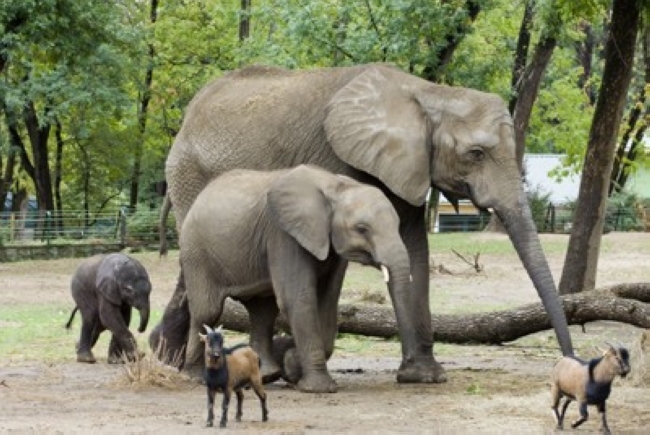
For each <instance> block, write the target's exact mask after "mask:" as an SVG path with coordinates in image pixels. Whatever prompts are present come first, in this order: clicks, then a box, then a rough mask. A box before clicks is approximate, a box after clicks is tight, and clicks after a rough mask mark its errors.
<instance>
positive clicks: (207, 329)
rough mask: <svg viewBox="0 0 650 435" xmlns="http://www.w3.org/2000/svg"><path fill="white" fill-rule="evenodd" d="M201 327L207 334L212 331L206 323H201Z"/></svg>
mask: <svg viewBox="0 0 650 435" xmlns="http://www.w3.org/2000/svg"><path fill="white" fill-rule="evenodd" d="M203 327H204V328H205V330H206V331H207V333H208V334H209V333H211V332H212V328H210V327H209V326H208V325H206V324H203Z"/></svg>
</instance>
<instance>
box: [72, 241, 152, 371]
mask: <svg viewBox="0 0 650 435" xmlns="http://www.w3.org/2000/svg"><path fill="white" fill-rule="evenodd" d="M70 288H71V291H72V298H73V299H74V301H75V303H76V306H75V308H74V310H72V314H71V315H70V319H69V320H68V323H67V324H66V325H65V327H66V328H67V329H70V325H71V324H72V320H73V319H74V316H75V314H76V312H77V310H79V311H81V319H82V322H83V323H82V325H81V338H80V339H79V343H77V361H79V362H85V363H94V362H95V357H94V356H93V354H92V351H91V349H92V348H93V347H94V346H95V343H97V339H98V338H99V334H101V333H102V331H104V330H106V329H108V330H109V331H111V333H112V334H113V337H112V338H111V342H110V345H109V348H108V363H109V364H116V363H119V362H121V361H122V356H123V355H124V356H126V357H127V358H129V359H131V360H134V359H136V358H139V357H141V356H142V354H141V353H139V352H137V346H136V343H135V339H134V337H133V334H132V333H131V331H129V323H130V321H131V307H135V308H137V309H138V310H140V327H139V328H138V331H139V332H144V331H145V329H147V323H148V322H149V294H150V293H151V282H150V281H149V275H148V274H147V271H146V270H145V268H144V267H143V266H142V264H140V263H139V262H138V261H137V260H135V259H133V258H131V257H128V256H126V255H124V254H121V253H116V254H108V255H96V256H94V257H90V258H87V259H86V260H84V261H83V262H82V263H81V264H80V265H79V266H78V267H77V270H76V271H75V273H74V275H73V276H72V282H71V285H70Z"/></svg>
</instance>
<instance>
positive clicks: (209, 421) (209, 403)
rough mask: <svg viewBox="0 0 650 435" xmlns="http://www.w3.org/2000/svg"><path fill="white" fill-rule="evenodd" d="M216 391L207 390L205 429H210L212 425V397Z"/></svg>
mask: <svg viewBox="0 0 650 435" xmlns="http://www.w3.org/2000/svg"><path fill="white" fill-rule="evenodd" d="M215 393H216V391H215V390H211V389H209V388H208V421H207V423H206V426H207V427H212V425H213V424H214V395H215Z"/></svg>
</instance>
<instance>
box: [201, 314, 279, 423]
mask: <svg viewBox="0 0 650 435" xmlns="http://www.w3.org/2000/svg"><path fill="white" fill-rule="evenodd" d="M203 327H204V328H205V330H206V331H207V334H205V335H204V334H201V333H199V338H200V339H201V341H202V342H204V343H205V372H204V380H205V385H206V386H207V389H208V423H207V425H208V427H210V426H212V424H213V422H214V397H215V395H216V393H217V391H221V392H222V393H223V403H222V405H221V423H220V425H219V426H220V427H226V422H227V421H228V405H229V404H230V397H231V396H232V393H233V391H234V392H235V394H236V395H237V414H236V415H235V419H236V420H237V421H241V416H242V404H243V402H244V392H243V391H242V389H243V388H244V387H245V386H247V385H250V386H252V387H253V390H254V391H255V394H257V397H258V398H259V399H260V403H261V405H262V421H267V420H268V416H269V411H268V409H267V408H266V392H265V391H264V387H262V375H261V373H260V359H259V357H258V356H257V354H256V353H255V351H254V350H253V349H252V348H251V347H250V346H248V345H247V344H239V345H237V346H233V347H231V348H226V347H223V334H222V333H221V327H219V328H217V329H215V330H213V329H212V328H210V327H209V326H207V325H203Z"/></svg>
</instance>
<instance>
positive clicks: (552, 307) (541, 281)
mask: <svg viewBox="0 0 650 435" xmlns="http://www.w3.org/2000/svg"><path fill="white" fill-rule="evenodd" d="M516 201H517V202H516V204H515V205H512V204H501V205H500V206H495V212H496V213H497V215H498V216H499V218H500V219H501V221H502V222H503V225H504V226H505V228H506V231H507V232H508V235H509V236H510V240H511V241H512V244H513V245H514V247H515V250H516V251H517V253H518V254H519V258H520V259H521V262H522V263H523V265H524V267H525V268H526V271H527V272H528V275H529V276H530V279H531V280H532V281H533V284H534V286H535V289H536V290H537V293H538V294H539V297H540V299H541V300H542V303H543V304H544V308H545V309H546V312H547V313H548V315H549V317H550V320H551V325H552V326H553V328H554V329H555V334H556V336H557V340H558V343H559V345H560V349H561V350H562V354H563V355H573V345H572V343H571V334H570V333H569V326H568V323H567V319H566V315H565V313H564V308H563V306H562V303H561V301H560V298H559V296H558V292H557V288H556V287H555V282H554V280H553V276H552V275H551V271H550V269H549V266H548V263H547V261H546V257H545V256H544V252H543V251H542V246H541V243H540V241H539V237H538V235H537V228H536V227H535V223H534V221H533V218H532V214H531V211H530V206H529V204H528V198H527V197H526V194H525V193H524V191H523V190H521V191H520V193H519V195H518V197H517V198H516Z"/></svg>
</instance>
